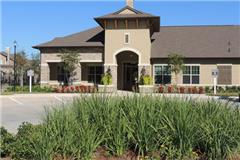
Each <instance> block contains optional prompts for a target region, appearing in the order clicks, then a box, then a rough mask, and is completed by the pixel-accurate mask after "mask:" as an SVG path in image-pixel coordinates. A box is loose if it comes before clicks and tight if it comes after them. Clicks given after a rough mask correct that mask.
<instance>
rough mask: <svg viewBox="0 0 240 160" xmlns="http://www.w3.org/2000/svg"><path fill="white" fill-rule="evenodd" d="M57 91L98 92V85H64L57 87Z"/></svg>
mask: <svg viewBox="0 0 240 160" xmlns="http://www.w3.org/2000/svg"><path fill="white" fill-rule="evenodd" d="M55 92H57V93H94V92H96V87H94V86H87V85H80V86H62V87H57V88H55Z"/></svg>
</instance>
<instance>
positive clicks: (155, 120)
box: [1, 95, 240, 160]
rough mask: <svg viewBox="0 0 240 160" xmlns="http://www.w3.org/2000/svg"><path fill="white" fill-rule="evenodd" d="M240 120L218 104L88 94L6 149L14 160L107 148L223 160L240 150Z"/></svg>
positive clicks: (86, 154)
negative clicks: (89, 95)
mask: <svg viewBox="0 0 240 160" xmlns="http://www.w3.org/2000/svg"><path fill="white" fill-rule="evenodd" d="M239 117H240V109H239V108H235V107H234V106H230V105H229V104H223V103H220V102H216V101H212V100H211V101H196V100H182V99H178V98H173V99H169V98H164V97H162V98H160V97H157V96H142V95H140V96H131V97H109V96H101V95H98V96H96V95H95V96H91V97H86V96H84V97H81V98H80V99H75V100H74V101H73V102H72V103H71V104H69V105H68V106H63V107H55V108H54V109H52V110H48V111H47V115H46V117H45V118H44V120H43V124H42V125H39V126H32V125H29V124H24V125H22V126H21V127H20V128H19V131H18V133H17V135H16V136H15V138H14V141H13V142H11V141H6V142H9V143H10V145H2V144H1V146H10V147H5V148H3V149H2V148H1V150H6V152H5V153H8V154H9V155H11V156H12V158H13V159H84V160H85V159H86V160H87V159H91V158H92V157H93V155H94V156H96V155H97V154H96V152H97V151H98V150H99V148H100V147H101V148H103V149H104V151H105V154H107V155H110V156H111V155H112V156H120V157H121V156H122V155H124V154H125V153H126V152H128V151H132V152H134V154H135V155H139V156H140V157H145V158H146V159H147V157H148V158H149V159H218V160H221V159H226V158H229V157H231V155H234V154H235V153H239V152H240V127H239V126H240V118H239ZM8 148H10V150H9V149H8Z"/></svg>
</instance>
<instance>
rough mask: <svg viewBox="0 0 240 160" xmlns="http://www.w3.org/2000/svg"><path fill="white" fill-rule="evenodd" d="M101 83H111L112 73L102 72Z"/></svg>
mask: <svg viewBox="0 0 240 160" xmlns="http://www.w3.org/2000/svg"><path fill="white" fill-rule="evenodd" d="M101 83H102V84H104V85H110V84H112V75H110V74H104V75H103V76H102V79H101Z"/></svg>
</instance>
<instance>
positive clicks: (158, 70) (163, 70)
mask: <svg viewBox="0 0 240 160" xmlns="http://www.w3.org/2000/svg"><path fill="white" fill-rule="evenodd" d="M154 71H155V74H154V79H155V84H169V83H171V70H170V67H169V66H167V65H157V66H155V67H154Z"/></svg>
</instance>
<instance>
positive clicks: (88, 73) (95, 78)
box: [87, 64, 104, 84]
mask: <svg viewBox="0 0 240 160" xmlns="http://www.w3.org/2000/svg"><path fill="white" fill-rule="evenodd" d="M87 67H88V69H87V81H88V82H89V83H94V84H101V81H100V82H99V83H96V82H97V76H100V77H101V76H102V74H104V67H103V65H101V64H89V65H87ZM90 67H94V73H90ZM97 67H101V68H102V73H99V74H96V73H97V69H96V68H97ZM89 76H93V77H94V78H93V79H94V81H89Z"/></svg>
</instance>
